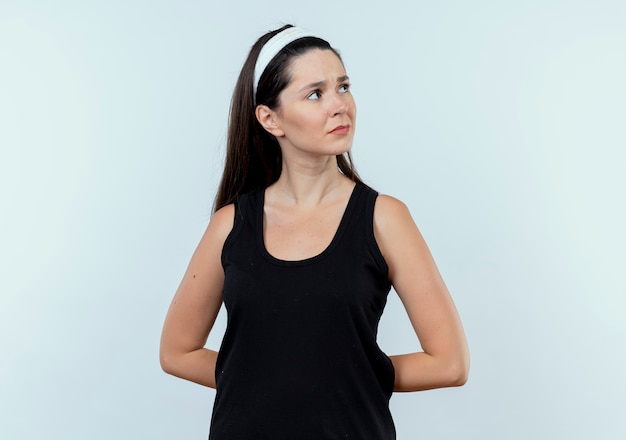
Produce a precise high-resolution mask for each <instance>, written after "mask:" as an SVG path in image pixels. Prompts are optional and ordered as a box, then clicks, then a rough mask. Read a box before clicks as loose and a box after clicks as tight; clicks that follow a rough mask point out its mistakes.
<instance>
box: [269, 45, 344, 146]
mask: <svg viewBox="0 0 626 440" xmlns="http://www.w3.org/2000/svg"><path fill="white" fill-rule="evenodd" d="M289 73H290V75H291V82H290V83H289V85H288V86H287V87H286V88H285V89H284V90H283V91H282V92H281V93H280V96H279V107H278V108H277V109H276V112H275V115H274V116H275V122H276V124H277V127H278V128H279V130H278V131H277V132H276V133H274V134H275V136H276V138H277V139H278V142H279V143H280V146H281V149H282V150H283V153H289V152H291V151H293V152H301V153H306V154H313V155H336V154H341V153H345V152H346V151H349V150H350V148H351V147H352V139H353V138H354V128H355V122H356V105H355V103H354V98H353V97H352V94H351V93H350V83H349V78H348V76H347V75H346V71H345V68H344V66H343V63H342V62H341V60H340V59H339V57H337V55H335V53H334V52H333V51H331V50H319V49H314V50H311V51H309V52H306V53H305V54H304V55H302V56H300V57H298V58H296V59H294V60H293V61H292V62H291V66H290V68H289Z"/></svg>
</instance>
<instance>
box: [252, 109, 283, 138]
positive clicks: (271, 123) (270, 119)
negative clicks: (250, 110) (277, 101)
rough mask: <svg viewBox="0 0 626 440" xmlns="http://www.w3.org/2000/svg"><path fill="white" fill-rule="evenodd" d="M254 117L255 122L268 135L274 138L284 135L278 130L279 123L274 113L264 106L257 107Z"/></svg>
mask: <svg viewBox="0 0 626 440" xmlns="http://www.w3.org/2000/svg"><path fill="white" fill-rule="evenodd" d="M254 114H255V115H256V120H257V121H259V124H261V126H262V127H263V128H264V129H265V130H266V131H267V132H268V133H270V134H273V135H274V136H275V137H281V136H284V135H285V133H284V132H283V130H282V129H281V128H280V123H279V120H278V117H277V115H276V112H275V111H273V110H272V109H271V108H269V107H268V106H266V105H257V107H256V110H255V112H254Z"/></svg>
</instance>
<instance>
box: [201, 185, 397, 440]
mask: <svg viewBox="0 0 626 440" xmlns="http://www.w3.org/2000/svg"><path fill="white" fill-rule="evenodd" d="M264 197H265V192H264V190H260V191H256V192H253V193H250V194H247V195H244V196H242V197H241V198H240V199H239V200H238V202H237V203H236V204H235V221H234V225H233V230H232V231H231V233H230V235H229V236H228V238H227V239H226V242H225V243H224V248H223V250H222V265H223V267H224V273H225V280H224V290H223V299H224V304H225V306H226V310H227V315H228V320H227V328H226V333H225V335H224V339H223V341H222V346H221V348H220V351H219V356H218V359H217V366H216V374H215V375H216V382H217V394H216V397H215V403H214V408H213V416H212V420H211V430H210V434H209V439H210V440H264V439H267V440H309V439H310V440H331V439H342V440H345V439H354V440H368V439H372V440H391V439H395V428H394V425H393V420H392V418H391V414H390V412H389V399H390V397H391V394H392V390H393V384H394V370H393V366H392V364H391V360H390V359H389V358H388V357H387V356H386V355H385V354H384V353H383V352H382V351H381V350H380V348H379V347H378V345H377V343H376V333H377V328H378V322H379V320H380V316H381V314H382V312H383V309H384V307H385V303H386V301H387V294H388V293H389V290H390V287H391V286H390V284H389V281H388V277H387V271H388V269H387V264H386V263H385V260H384V259H383V256H382V254H381V252H380V250H379V248H378V246H377V244H376V241H375V239H374V229H373V213H374V203H375V201H376V197H377V193H376V192H375V191H373V190H371V189H369V188H367V187H365V186H363V185H356V186H355V188H354V190H353V192H352V195H351V196H350V200H349V202H348V205H347V207H346V210H345V212H344V214H343V217H342V219H341V222H340V224H339V228H338V230H337V232H336V234H335V236H334V238H333V239H332V241H331V243H330V245H329V246H328V247H327V248H326V249H325V250H324V251H323V252H322V253H321V254H319V255H317V256H315V257H312V258H308V259H305V260H300V261H284V260H280V259H277V258H274V257H273V256H272V255H270V254H269V253H268V252H267V250H266V248H265V244H264V241H263V205H264Z"/></svg>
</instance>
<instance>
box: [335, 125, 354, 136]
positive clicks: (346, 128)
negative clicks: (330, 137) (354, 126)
mask: <svg viewBox="0 0 626 440" xmlns="http://www.w3.org/2000/svg"><path fill="white" fill-rule="evenodd" d="M349 131H350V126H349V125H340V126H338V127H335V128H333V130H332V131H331V132H330V133H331V134H337V135H343V134H348V132H349Z"/></svg>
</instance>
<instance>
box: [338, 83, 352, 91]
mask: <svg viewBox="0 0 626 440" xmlns="http://www.w3.org/2000/svg"><path fill="white" fill-rule="evenodd" d="M348 90H350V84H342V85H340V86H339V93H346V92H347V91H348Z"/></svg>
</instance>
